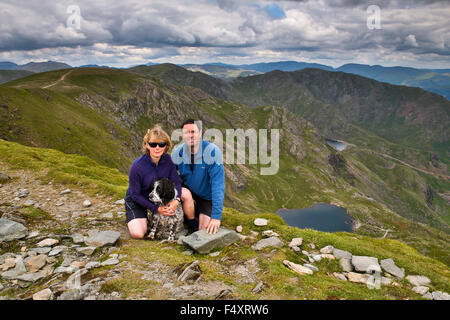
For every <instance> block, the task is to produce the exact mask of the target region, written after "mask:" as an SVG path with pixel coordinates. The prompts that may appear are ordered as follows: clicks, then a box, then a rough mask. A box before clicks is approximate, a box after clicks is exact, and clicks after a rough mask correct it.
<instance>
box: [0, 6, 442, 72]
mask: <svg viewBox="0 0 450 320" xmlns="http://www.w3.org/2000/svg"><path fill="white" fill-rule="evenodd" d="M449 20H450V1H448V0H441V1H439V0H428V1H426V0H423V1H420V0H379V1H377V0H369V1H357V0H335V1H325V0H298V1H276V0H275V1H265V0H254V1H250V0H195V1H193V0H192V1H191V0H147V1H143V0H121V1H105V0H95V1H93V0H74V1H63V0H61V1H58V0H56V1H55V0H48V1H47V0H0V61H12V62H15V63H17V64H23V63H27V62H30V61H47V60H55V61H61V62H65V63H68V64H70V65H72V66H79V65H83V64H100V65H102V64H106V65H110V66H115V67H127V66H132V65H137V64H143V63H148V62H150V61H151V62H155V63H161V62H172V63H207V62H223V63H231V64H244V63H255V62H269V61H281V60H295V61H304V62H317V63H323V64H326V65H330V66H333V67H338V66H340V65H342V64H345V63H364V64H381V65H385V66H394V65H400V66H412V67H421V68H450V23H449Z"/></svg>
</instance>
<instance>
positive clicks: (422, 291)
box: [412, 286, 430, 296]
mask: <svg viewBox="0 0 450 320" xmlns="http://www.w3.org/2000/svg"><path fill="white" fill-rule="evenodd" d="M412 291H414V292H415V293H417V294H420V295H421V296H423V295H425V294H427V293H428V291H430V288H428V287H425V286H417V287H414V288H412Z"/></svg>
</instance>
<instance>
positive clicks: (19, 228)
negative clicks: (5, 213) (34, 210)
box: [0, 218, 28, 242]
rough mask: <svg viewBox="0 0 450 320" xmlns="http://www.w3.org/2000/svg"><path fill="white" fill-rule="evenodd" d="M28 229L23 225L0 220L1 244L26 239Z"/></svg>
mask: <svg viewBox="0 0 450 320" xmlns="http://www.w3.org/2000/svg"><path fill="white" fill-rule="evenodd" d="M27 235H28V229H27V228H26V227H25V226H24V225H23V224H21V223H18V222H15V221H12V220H8V219H2V218H0V242H3V241H13V240H18V239H22V238H25V237H26V236H27Z"/></svg>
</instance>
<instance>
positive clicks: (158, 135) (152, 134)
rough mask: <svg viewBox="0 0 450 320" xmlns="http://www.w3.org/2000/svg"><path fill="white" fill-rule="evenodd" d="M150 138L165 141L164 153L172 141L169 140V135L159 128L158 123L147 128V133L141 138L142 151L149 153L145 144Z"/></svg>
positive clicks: (170, 146)
mask: <svg viewBox="0 0 450 320" xmlns="http://www.w3.org/2000/svg"><path fill="white" fill-rule="evenodd" d="M152 138H153V139H155V140H161V141H163V142H165V143H167V145H166V148H165V149H164V154H166V153H167V152H168V151H169V150H170V148H172V141H171V140H170V137H169V135H168V134H167V133H166V132H165V131H164V130H163V129H162V128H161V126H160V125H159V124H157V125H155V126H154V127H153V128H152V129H148V130H147V133H146V134H145V136H144V139H143V140H142V153H144V154H147V155H149V152H148V149H147V148H146V146H147V143H148V142H149V141H150V139H152Z"/></svg>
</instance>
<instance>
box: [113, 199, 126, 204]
mask: <svg viewBox="0 0 450 320" xmlns="http://www.w3.org/2000/svg"><path fill="white" fill-rule="evenodd" d="M114 204H118V205H124V204H125V199H119V200H117V201H116V202H114Z"/></svg>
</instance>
